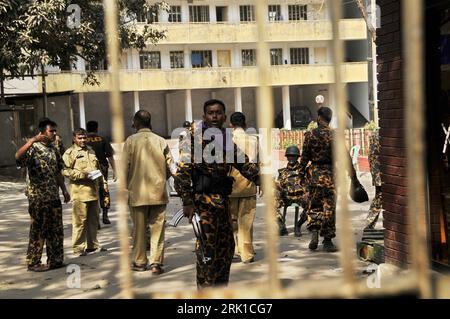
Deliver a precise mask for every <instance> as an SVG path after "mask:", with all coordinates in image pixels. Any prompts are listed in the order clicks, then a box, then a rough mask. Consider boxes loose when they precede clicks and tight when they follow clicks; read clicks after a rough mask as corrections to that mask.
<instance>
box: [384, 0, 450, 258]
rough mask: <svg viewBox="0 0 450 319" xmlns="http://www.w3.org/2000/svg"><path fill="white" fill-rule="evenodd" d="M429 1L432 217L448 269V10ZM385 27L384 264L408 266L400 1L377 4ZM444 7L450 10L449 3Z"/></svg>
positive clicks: (432, 237)
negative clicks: (444, 72)
mask: <svg viewBox="0 0 450 319" xmlns="http://www.w3.org/2000/svg"><path fill="white" fill-rule="evenodd" d="M425 2H426V7H427V11H426V25H427V27H426V30H425V34H426V38H427V43H426V48H427V49H426V55H427V63H426V78H427V80H426V83H427V87H426V96H427V106H426V114H427V118H424V121H426V123H427V131H426V142H427V157H426V160H427V170H428V176H427V179H428V190H427V204H428V209H427V217H428V219H429V225H428V226H429V234H428V235H429V243H430V248H431V252H432V254H431V256H430V259H431V260H432V261H437V262H439V263H443V264H448V246H447V237H448V233H449V232H448V222H447V217H448V215H449V214H448V213H447V214H446V212H445V194H446V191H447V184H448V170H447V171H446V170H445V168H444V165H443V163H444V157H445V156H444V154H442V145H443V143H444V136H443V131H442V128H441V125H440V123H441V122H444V123H445V122H446V121H447V123H446V126H448V124H449V123H448V119H449V116H448V114H450V112H449V110H448V107H443V108H442V107H439V105H440V104H439V103H440V101H439V95H440V89H441V78H440V77H441V71H440V69H441V65H440V52H439V50H438V48H439V44H440V29H441V27H442V26H441V24H440V23H441V22H442V19H441V16H442V14H443V13H442V12H443V10H444V11H445V10H446V7H444V8H443V7H442V5H439V6H434V4H433V1H425ZM377 4H378V5H379V6H380V9H381V28H380V29H378V30H377V36H378V37H377V45H378V48H377V54H378V63H379V65H378V73H379V74H378V80H379V87H378V90H379V123H380V140H381V147H382V151H381V172H382V180H383V187H382V190H383V206H384V209H385V212H384V228H385V259H386V262H387V263H392V264H396V265H399V266H405V265H406V264H408V262H409V253H408V226H407V225H408V221H407V218H406V213H407V211H406V207H407V186H408V180H407V171H406V145H405V143H406V141H405V130H404V128H405V120H404V118H405V115H404V112H405V105H404V99H403V84H404V81H403V72H404V70H403V68H404V63H403V53H404V48H403V46H402V24H401V19H402V18H401V1H400V0H378V1H377ZM444 6H448V7H450V4H449V3H446V4H445V5H444Z"/></svg>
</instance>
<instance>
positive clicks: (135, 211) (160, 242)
mask: <svg viewBox="0 0 450 319" xmlns="http://www.w3.org/2000/svg"><path fill="white" fill-rule="evenodd" d="M133 127H134V128H135V129H136V134H133V135H131V136H130V137H128V138H127V140H126V141H125V145H124V147H123V153H122V165H123V167H124V169H125V177H126V185H127V189H128V196H129V200H128V202H129V205H130V211H131V218H132V219H133V251H132V259H133V264H132V269H133V270H134V271H146V270H148V269H150V270H151V272H152V274H155V275H159V274H161V273H163V268H162V266H163V261H164V225H165V217H166V205H167V203H168V201H169V200H168V196H167V191H166V181H167V179H168V178H169V177H170V174H171V173H174V170H175V164H174V162H173V158H172V154H171V153H170V149H169V146H168V145H167V142H166V140H165V139H163V138H162V137H160V136H158V135H156V134H155V133H153V132H152V131H151V115H150V113H149V112H147V111H144V110H140V111H138V112H137V113H136V114H135V115H134V118H133ZM171 170H172V171H171ZM148 226H150V265H149V266H148V258H147V254H146V244H147V240H146V229H147V227H148Z"/></svg>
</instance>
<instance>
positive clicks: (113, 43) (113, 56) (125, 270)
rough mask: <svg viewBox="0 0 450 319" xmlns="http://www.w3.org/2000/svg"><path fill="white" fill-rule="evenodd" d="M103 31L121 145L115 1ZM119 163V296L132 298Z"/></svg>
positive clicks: (107, 6) (108, 0)
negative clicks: (105, 38)
mask: <svg viewBox="0 0 450 319" xmlns="http://www.w3.org/2000/svg"><path fill="white" fill-rule="evenodd" d="M103 4H104V11H105V30H106V35H107V45H108V48H107V49H108V57H109V62H110V64H111V69H110V74H111V76H110V79H111V95H110V100H111V113H112V127H113V130H112V132H113V141H114V143H122V142H123V141H124V137H125V132H124V123H123V108H122V98H121V93H120V74H119V72H120V46H119V31H118V30H119V29H118V10H117V2H116V0H104V1H103ZM120 164H121V163H119V169H118V170H117V173H118V182H119V187H118V190H117V208H118V210H119V239H120V282H121V286H122V296H123V297H124V298H133V295H134V294H133V280H132V275H131V270H130V256H129V250H130V248H129V247H130V246H129V241H128V214H127V212H128V209H127V199H126V192H125V175H124V170H123V169H122V168H121V165H120Z"/></svg>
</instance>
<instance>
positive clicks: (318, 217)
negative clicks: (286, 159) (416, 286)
mask: <svg viewBox="0 0 450 319" xmlns="http://www.w3.org/2000/svg"><path fill="white" fill-rule="evenodd" d="M317 114H318V120H317V123H318V127H317V128H315V129H314V130H312V131H310V132H307V133H306V134H305V142H304V144H303V152H302V158H301V161H300V177H301V180H305V176H306V174H307V166H308V163H309V162H311V176H310V178H309V185H308V193H309V195H308V196H309V208H308V210H307V214H308V225H307V228H308V230H310V231H311V232H312V238H311V242H310V243H309V249H311V250H316V249H317V247H318V244H319V231H320V236H322V237H324V241H323V244H324V245H323V249H324V251H326V252H335V251H337V248H336V246H335V245H334V244H333V242H332V238H334V237H336V191H335V185H334V176H333V165H334V163H333V152H332V148H333V132H332V130H331V128H330V126H329V124H330V122H331V118H332V114H333V112H332V111H331V109H330V108H328V107H321V108H319V110H318V111H317ZM350 175H351V178H352V179H353V178H356V172H355V170H354V169H353V170H352V171H351V172H350Z"/></svg>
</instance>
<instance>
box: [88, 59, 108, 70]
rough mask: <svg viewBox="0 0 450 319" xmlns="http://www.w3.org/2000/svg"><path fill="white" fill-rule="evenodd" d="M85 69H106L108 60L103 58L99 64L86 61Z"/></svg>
mask: <svg viewBox="0 0 450 319" xmlns="http://www.w3.org/2000/svg"><path fill="white" fill-rule="evenodd" d="M84 69H85V70H86V71H101V70H106V61H105V60H103V59H102V60H100V61H99V63H98V64H97V65H92V64H91V63H90V62H89V61H86V62H85V63H84Z"/></svg>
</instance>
